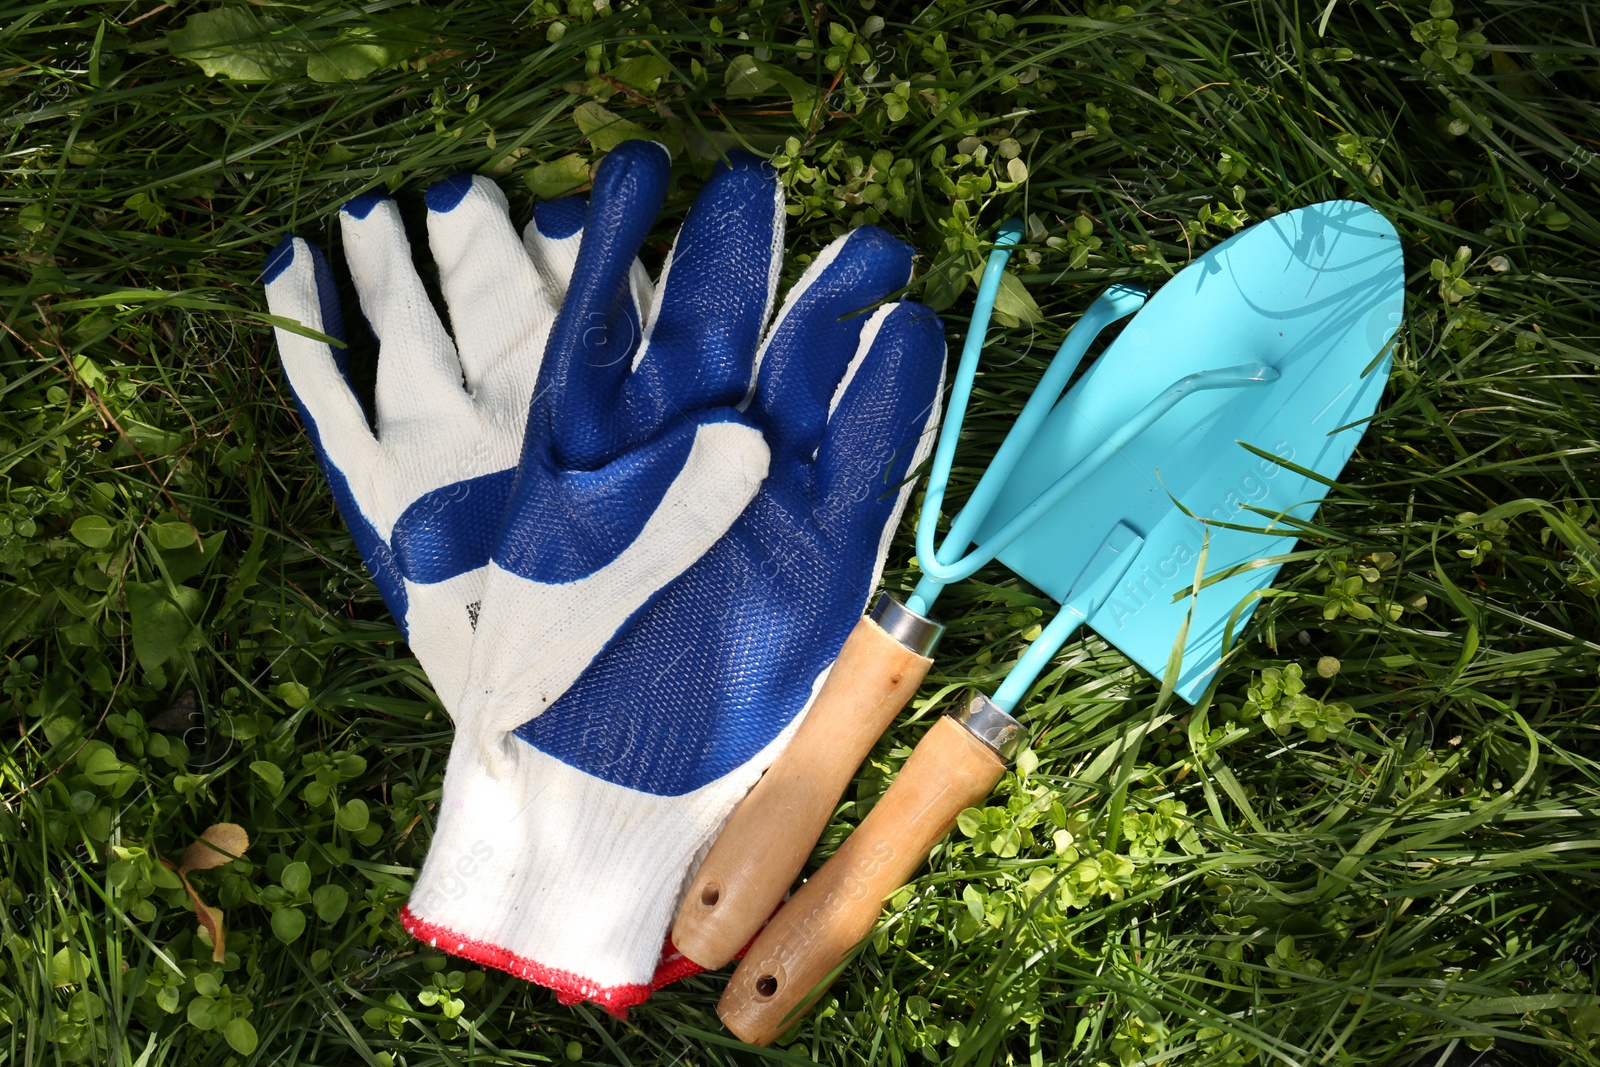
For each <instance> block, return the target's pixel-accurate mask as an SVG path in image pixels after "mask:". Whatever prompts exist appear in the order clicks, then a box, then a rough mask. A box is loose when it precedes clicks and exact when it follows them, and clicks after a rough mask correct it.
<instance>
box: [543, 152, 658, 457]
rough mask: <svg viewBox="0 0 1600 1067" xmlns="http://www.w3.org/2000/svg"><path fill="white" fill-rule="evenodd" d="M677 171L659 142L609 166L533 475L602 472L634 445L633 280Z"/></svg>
mask: <svg viewBox="0 0 1600 1067" xmlns="http://www.w3.org/2000/svg"><path fill="white" fill-rule="evenodd" d="M670 163H671V161H670V159H669V158H668V156H667V154H666V150H665V149H663V148H662V147H661V146H660V145H657V144H653V143H651V142H649V141H626V142H624V143H622V144H620V145H618V146H617V147H616V148H615V149H614V150H613V151H611V152H610V153H609V154H608V155H607V156H606V158H605V159H604V160H602V161H601V163H600V167H599V169H598V171H597V172H596V174H595V179H594V190H593V194H592V195H591V196H590V198H589V214H588V221H587V223H586V225H585V230H584V237H583V243H582V244H581V245H580V246H579V248H578V259H577V262H576V264H574V266H573V271H572V281H571V283H570V284H569V286H568V288H567V295H566V298H565V299H564V300H562V302H561V310H560V312H559V313H558V314H557V315H556V321H555V325H554V326H553V327H552V328H551V331H550V340H549V341H548V342H547V343H546V345H545V358H544V362H543V363H542V364H541V365H540V367H539V384H538V387H537V388H536V389H535V390H534V399H533V403H532V405H531V407H530V411H529V419H528V431H527V434H526V435H525V436H524V438H523V453H522V460H521V463H522V465H523V466H525V467H531V466H534V465H536V464H539V463H543V462H551V460H552V459H553V462H554V465H555V466H557V467H559V468H562V469H571V470H594V469H595V468H597V467H601V466H604V465H605V464H606V463H607V462H609V461H610V460H611V459H612V458H613V457H614V456H616V455H617V454H619V453H620V452H621V451H622V450H623V448H624V447H625V446H626V444H627V443H631V442H629V441H628V439H627V438H628V436H629V435H627V434H624V433H621V432H619V430H620V429H621V426H620V424H621V423H622V422H624V421H625V420H623V419H621V418H620V415H621V412H620V411H619V403H618V393H619V391H620V387H621V383H622V380H623V378H624V377H625V376H626V375H627V374H628V372H629V370H630V369H631V367H632V365H633V356H634V353H635V352H636V351H637V349H638V347H639V342H640V340H641V329H640V324H639V317H638V311H637V309H636V308H635V306H634V302H633V299H632V296H631V292H632V290H631V289H630V287H629V274H630V272H631V271H632V269H633V261H634V257H635V255H636V254H637V253H638V251H639V247H640V246H641V245H643V244H644V239H645V237H646V236H647V235H648V234H649V232H650V227H651V225H652V224H653V223H654V221H655V216H656V212H657V211H659V210H660V208H661V203H662V201H663V200H664V199H665V198H666V195H667V175H668V172H669V170H670ZM650 436H652V435H651V434H648V433H646V434H644V435H643V436H642V437H640V438H639V439H640V440H647V439H648V438H649V437H650ZM619 442H620V443H621V444H622V447H619ZM544 452H551V453H553V454H552V456H550V457H546V456H545V455H542V454H541V453H544Z"/></svg>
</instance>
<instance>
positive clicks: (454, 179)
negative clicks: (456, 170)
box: [422, 172, 472, 215]
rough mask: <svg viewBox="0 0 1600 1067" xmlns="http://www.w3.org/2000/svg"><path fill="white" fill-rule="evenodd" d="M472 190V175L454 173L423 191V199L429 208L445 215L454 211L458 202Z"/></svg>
mask: <svg viewBox="0 0 1600 1067" xmlns="http://www.w3.org/2000/svg"><path fill="white" fill-rule="evenodd" d="M471 191H472V175H471V174H470V173H467V172H463V173H461V174H452V175H450V177H448V178H445V179H444V180H443V181H437V182H434V183H433V184H432V185H430V186H428V188H427V189H426V190H425V191H424V192H423V194H422V199H423V200H424V201H426V202H427V204H428V210H429V211H432V212H435V213H437V214H440V215H443V214H445V213H446V212H450V211H454V210H455V207H456V205H457V204H459V203H461V201H462V200H464V199H465V198H466V195H467V194H468V193H470V192H471Z"/></svg>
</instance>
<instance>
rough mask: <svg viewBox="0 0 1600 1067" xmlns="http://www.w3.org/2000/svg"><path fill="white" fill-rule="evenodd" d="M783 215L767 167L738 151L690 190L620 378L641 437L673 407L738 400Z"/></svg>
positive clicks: (762, 317) (773, 283)
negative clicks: (639, 337) (691, 197)
mask: <svg viewBox="0 0 1600 1067" xmlns="http://www.w3.org/2000/svg"><path fill="white" fill-rule="evenodd" d="M784 220H785V215H784V204H783V185H782V183H781V182H779V181H778V175H777V173H776V172H775V171H774V170H773V169H772V168H771V167H769V166H767V164H766V163H765V162H763V161H762V160H760V159H757V158H756V157H755V156H752V155H748V154H746V153H744V152H736V153H733V155H732V157H731V166H719V167H717V169H716V171H715V172H714V173H713V175H712V177H711V180H710V181H709V182H707V183H706V186H705V188H704V189H702V190H701V191H700V195H699V196H698V197H697V198H696V199H695V202H694V206H693V207H692V208H690V209H689V214H688V217H687V218H685V219H684V223H683V228H682V229H680V230H679V231H678V237H677V240H676V242H674V244H673V247H672V254H671V256H669V257H668V260H667V265H666V268H665V270H664V271H663V272H662V275H661V281H660V283H659V284H658V285H657V287H656V288H657V296H656V300H655V306H654V307H653V309H652V312H651V316H650V319H649V321H648V323H647V325H646V326H645V350H644V352H643V353H642V354H641V355H640V357H639V359H638V361H637V364H638V365H637V366H636V367H635V368H634V373H633V376H632V378H630V379H629V381H628V386H627V388H628V394H629V400H630V402H631V403H632V405H633V406H632V416H633V418H634V419H635V421H636V422H637V423H638V424H639V425H638V427H637V428H638V429H640V430H642V431H643V432H644V433H646V434H648V433H649V432H651V431H653V430H654V429H655V428H656V427H658V426H660V425H661V424H662V423H664V422H665V421H667V420H668V419H670V418H672V417H674V415H676V414H677V413H678V412H682V411H696V410H701V409H704V408H707V407H719V406H726V405H733V404H737V403H739V402H740V401H741V400H743V399H744V398H745V395H746V394H747V393H748V392H749V390H750V378H751V375H752V373H753V371H754V356H755V352H756V349H757V347H758V346H759V345H760V342H761V332H762V330H763V329H764V328H765V327H766V324H767V319H768V317H769V316H770V315H771V312H772V305H773V295H774V293H775V291H776V289H777V284H778V267H779V265H780V263H781V261H782V251H783V230H784Z"/></svg>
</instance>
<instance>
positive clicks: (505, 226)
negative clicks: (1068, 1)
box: [423, 174, 570, 395]
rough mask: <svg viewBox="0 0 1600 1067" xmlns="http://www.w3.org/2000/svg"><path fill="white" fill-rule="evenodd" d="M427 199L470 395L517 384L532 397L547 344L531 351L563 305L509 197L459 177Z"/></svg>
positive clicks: (479, 180) (486, 183) (479, 179)
mask: <svg viewBox="0 0 1600 1067" xmlns="http://www.w3.org/2000/svg"><path fill="white" fill-rule="evenodd" d="M423 198H424V199H425V200H426V201H427V203H428V245H429V248H430V249H431V250H432V252H433V259H434V262H435V263H436V264H438V267H439V287H440V289H441V290H442V291H443V293H444V302H445V307H447V308H448V309H449V312H450V329H451V332H452V333H454V334H455V339H456V350H457V352H458V353H459V354H460V357H461V371H462V373H463V374H464V375H465V377H466V383H467V391H468V392H469V393H472V394H475V395H481V390H483V389H484V388H485V387H486V386H488V387H490V388H492V387H493V386H494V385H495V384H499V383H502V382H505V381H507V380H508V379H509V380H520V381H523V382H525V383H527V384H526V386H525V388H526V390H527V392H528V393H529V394H531V393H532V391H533V390H532V383H533V382H534V381H535V380H536V379H537V377H538V370H539V365H538V361H539V359H540V357H542V356H543V355H544V351H543V345H542V344H535V345H533V346H531V347H532V348H533V350H532V351H529V349H530V344H529V341H530V339H533V340H534V341H536V342H538V341H542V340H543V335H544V334H545V332H546V331H548V330H549V328H550V324H551V322H552V321H553V320H554V319H555V311H556V298H553V296H552V294H551V292H550V289H549V287H548V286H547V285H546V283H545V280H544V279H543V278H542V277H541V276H540V272H539V271H538V270H537V269H535V266H534V263H533V261H532V260H531V259H530V258H529V256H528V250H527V248H526V247H525V246H524V244H523V242H522V241H520V240H518V239H517V231H516V228H515V227H513V226H512V225H511V216H510V209H509V208H508V206H507V204H506V198H505V194H504V193H502V192H501V191H500V187H499V186H497V185H495V183H494V182H492V181H490V180H489V179H488V178H485V177H483V176H482V175H477V174H457V175H455V176H454V177H450V178H446V179H445V180H444V181H442V182H438V183H436V184H434V185H433V186H431V187H429V189H428V191H427V192H426V193H424V194H423ZM568 274H569V276H570V270H569V272H568ZM562 284H563V288H564V287H565V281H564V280H563V283H562Z"/></svg>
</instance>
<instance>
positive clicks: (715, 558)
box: [516, 227, 945, 796]
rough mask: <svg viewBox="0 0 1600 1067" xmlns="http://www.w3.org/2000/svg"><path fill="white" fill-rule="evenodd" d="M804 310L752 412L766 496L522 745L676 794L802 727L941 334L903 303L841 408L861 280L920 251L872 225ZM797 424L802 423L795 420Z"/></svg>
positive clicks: (906, 454)
mask: <svg viewBox="0 0 1600 1067" xmlns="http://www.w3.org/2000/svg"><path fill="white" fill-rule="evenodd" d="M856 232H857V234H860V235H862V236H861V237H860V238H859V240H858V241H853V242H852V246H850V247H847V249H846V251H845V252H844V253H841V255H840V256H839V257H838V259H836V260H835V262H834V264H833V265H832V267H831V268H830V270H829V271H828V272H825V273H824V275H823V278H822V279H821V280H820V281H819V283H818V284H817V285H816V286H814V288H813V290H812V292H811V293H809V294H808V295H807V297H806V298H805V299H804V300H803V301H801V302H800V303H799V304H797V305H796V306H795V308H794V309H793V310H792V311H791V312H790V316H789V319H788V320H786V324H785V327H784V329H783V330H782V331H781V333H780V334H778V335H777V336H775V338H774V340H773V342H772V344H771V345H770V346H769V348H768V350H767V352H766V355H765V357H764V359H763V362H762V366H761V372H760V381H759V382H758V385H757V390H756V402H755V403H754V404H753V405H752V407H751V410H750V412H749V414H750V415H751V417H752V420H753V421H754V422H755V423H756V424H757V426H758V427H759V428H760V429H761V430H762V431H763V433H765V434H766V436H767V440H768V442H769V445H770V446H771V447H772V459H771V467H770V473H769V475H768V477H767V480H766V481H765V482H764V483H763V485H762V489H761V491H760V493H759V494H758V495H757V496H756V498H755V500H754V501H753V502H752V503H751V505H750V507H749V508H748V509H746V511H745V512H744V514H743V515H742V516H741V517H740V518H739V520H738V521H737V522H736V523H735V524H734V525H733V527H732V528H731V529H730V530H729V532H728V533H727V534H726V535H725V536H724V537H723V538H722V539H721V540H720V541H718V542H717V543H716V544H715V545H714V546H713V547H712V548H711V550H710V551H709V552H707V553H706V555H705V556H703V557H701V559H700V560H699V561H698V562H697V563H696V564H695V565H694V566H692V567H691V568H689V570H688V571H686V572H685V573H684V574H683V576H682V577H680V578H679V579H678V580H677V581H676V582H674V583H673V584H672V585H670V586H668V587H667V588H666V589H665V590H663V591H662V592H661V593H660V594H658V595H657V596H656V597H655V598H653V599H652V600H651V601H649V602H648V603H647V604H646V605H645V606H644V607H643V608H641V609H640V611H639V612H637V613H636V614H635V615H634V617H633V618H632V619H630V620H629V622H628V624H627V625H625V626H624V627H623V628H622V629H621V630H619V631H618V635H617V636H616V637H614V638H613V639H612V641H611V642H610V643H609V644H608V645H607V647H606V648H605V650H604V651H603V652H602V653H601V655H600V656H599V657H598V658H597V659H596V660H595V662H594V663H593V664H592V665H591V666H590V668H589V669H588V670H587V671H586V672H585V673H584V675H583V676H582V677H581V678H580V679H579V680H578V682H577V683H576V684H575V685H573V687H572V688H571V689H569V690H568V691H567V692H566V693H565V694H563V695H562V696H561V697H560V698H559V699H558V700H557V701H556V702H555V703H554V704H552V705H551V707H550V708H549V709H548V710H547V711H546V712H545V713H544V714H543V715H541V716H539V717H538V718H536V719H534V720H532V721H530V722H528V723H525V724H523V725H522V726H521V727H520V728H518V730H517V731H516V733H517V735H518V736H519V737H521V738H522V739H523V740H524V741H526V742H528V743H529V744H532V745H533V746H534V747H536V748H538V749H540V750H542V751H544V752H546V753H549V754H550V755H552V756H555V757H556V758H557V759H560V760H562V761H563V762H565V763H568V764H570V765H572V766H574V767H577V768H579V769H580V770H583V771H585V772H586V773H589V774H592V775H594V776H596V777H598V778H603V779H605V780H607V781H610V782H614V783H616V784H618V785H622V786H625V787H628V788H631V789H636V790H639V791H641V792H645V793H651V794H655V795H658V796H680V795H682V794H684V793H688V792H691V791H692V790H694V789H697V788H699V787H700V786H703V785H705V784H707V783H709V782H712V781H714V780H716V779H717V778H719V777H721V776H723V775H724V774H727V773H729V772H730V771H732V770H734V769H736V768H738V767H740V766H742V765H743V764H744V763H746V762H747V761H749V760H750V759H751V758H752V757H753V756H754V755H755V754H756V753H757V752H759V751H760V750H761V749H763V748H764V747H766V745H767V744H768V743H770V742H771V741H772V739H773V738H774V737H776V736H777V734H778V733H779V732H780V731H781V730H782V729H783V728H784V727H785V726H786V725H787V724H788V723H789V722H790V720H791V719H792V718H793V717H794V715H795V714H797V713H798V712H799V711H800V709H801V708H802V707H804V706H805V704H806V702H807V700H808V699H809V697H810V694H811V686H812V684H813V682H814V680H815V679H816V678H817V676H818V674H820V673H821V671H822V670H823V669H824V668H825V667H827V665H828V664H829V663H830V662H832V660H833V659H834V658H835V657H836V656H837V655H838V652H839V649H840V648H841V647H842V646H843V644H844V640H845V638H846V637H847V636H848V635H849V632H850V629H851V627H853V626H854V625H855V623H856V621H857V619H858V618H859V617H860V612H861V609H862V607H863V606H864V604H865V603H866V599H867V597H868V595H869V594H870V593H871V591H872V590H871V588H870V587H871V585H872V582H873V577H874V570H875V567H876V564H877V559H878V552H879V543H880V538H881V537H882V536H883V531H884V528H885V526H886V524H887V523H888V521H889V519H890V517H891V516H892V514H893V511H894V507H895V503H896V498H897V496H898V492H899V488H900V485H901V483H902V482H903V480H904V479H905V478H906V476H907V474H908V470H907V468H908V467H909V465H910V461H911V458H912V456H913V454H914V453H915V450H916V445H917V437H918V434H919V432H921V431H922V429H923V427H924V426H925V425H926V423H927V421H928V415H929V411H928V406H929V404H930V403H931V402H932V400H933V398H934V396H935V392H936V389H937V382H938V379H939V374H940V370H941V368H942V366H943V361H944V351H945V349H944V336H943V327H942V326H941V324H940V323H939V320H938V318H937V317H936V316H935V315H934V314H933V313H932V312H931V311H929V310H927V309H926V308H923V307H921V306H919V305H915V304H909V303H907V304H902V305H900V306H899V307H897V308H896V309H895V310H894V311H893V312H892V313H891V314H890V315H889V316H888V317H887V318H886V320H885V321H884V323H883V324H882V327H881V329H880V330H879V333H878V337H877V342H876V344H875V345H874V348H873V351H872V354H871V357H870V358H869V359H867V360H866V361H865V362H864V363H863V364H862V366H861V367H860V369H859V371H858V372H857V373H856V376H855V378H854V379H853V380H852V382H851V383H850V385H849V387H848V388H847V389H846V391H845V393H844V395H843V397H842V398H841V400H840V402H839V404H838V406H837V408H836V409H835V410H834V411H833V412H832V414H831V416H830V415H829V413H828V406H829V404H830V402H831V399H832V396H833V393H834V390H835V387H836V386H837V383H838V382H839V381H840V379H841V378H842V377H843V376H844V373H845V364H846V363H847V362H848V361H849V360H850V359H851V357H852V356H853V355H854V354H855V350H856V334H857V332H858V331H859V329H860V325H861V323H860V320H859V319H848V318H847V319H843V320H841V319H840V315H841V313H842V312H843V311H847V310H853V309H854V305H852V306H851V307H849V308H843V307H841V302H843V303H849V302H850V297H849V296H848V295H846V296H843V297H842V296H841V295H840V294H841V291H843V292H844V293H846V294H855V295H856V297H857V299H856V301H855V303H856V304H859V303H861V302H863V301H862V300H861V299H859V297H860V296H865V297H866V300H867V301H870V300H873V299H881V298H882V297H883V296H886V295H888V293H889V292H892V291H894V290H895V289H897V288H898V287H899V285H900V284H903V281H904V277H905V275H904V273H901V274H900V275H899V280H897V281H893V280H892V281H889V282H888V283H887V285H886V286H885V287H884V288H883V290H882V291H880V292H877V293H871V292H869V291H867V289H868V287H867V285H866V284H865V283H864V282H862V281H861V279H862V278H864V277H868V276H871V275H873V274H874V273H879V272H881V271H882V269H883V264H884V263H885V262H887V260H888V257H890V256H891V255H901V256H903V255H906V254H908V251H904V250H903V246H899V247H898V248H895V249H891V246H898V242H894V241H893V240H892V239H891V238H888V237H887V236H886V235H883V234H881V233H879V232H875V231H871V230H869V228H867V227H863V228H862V229H861V230H858V231H856ZM797 414H799V415H801V416H802V417H800V418H796V415H797Z"/></svg>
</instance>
